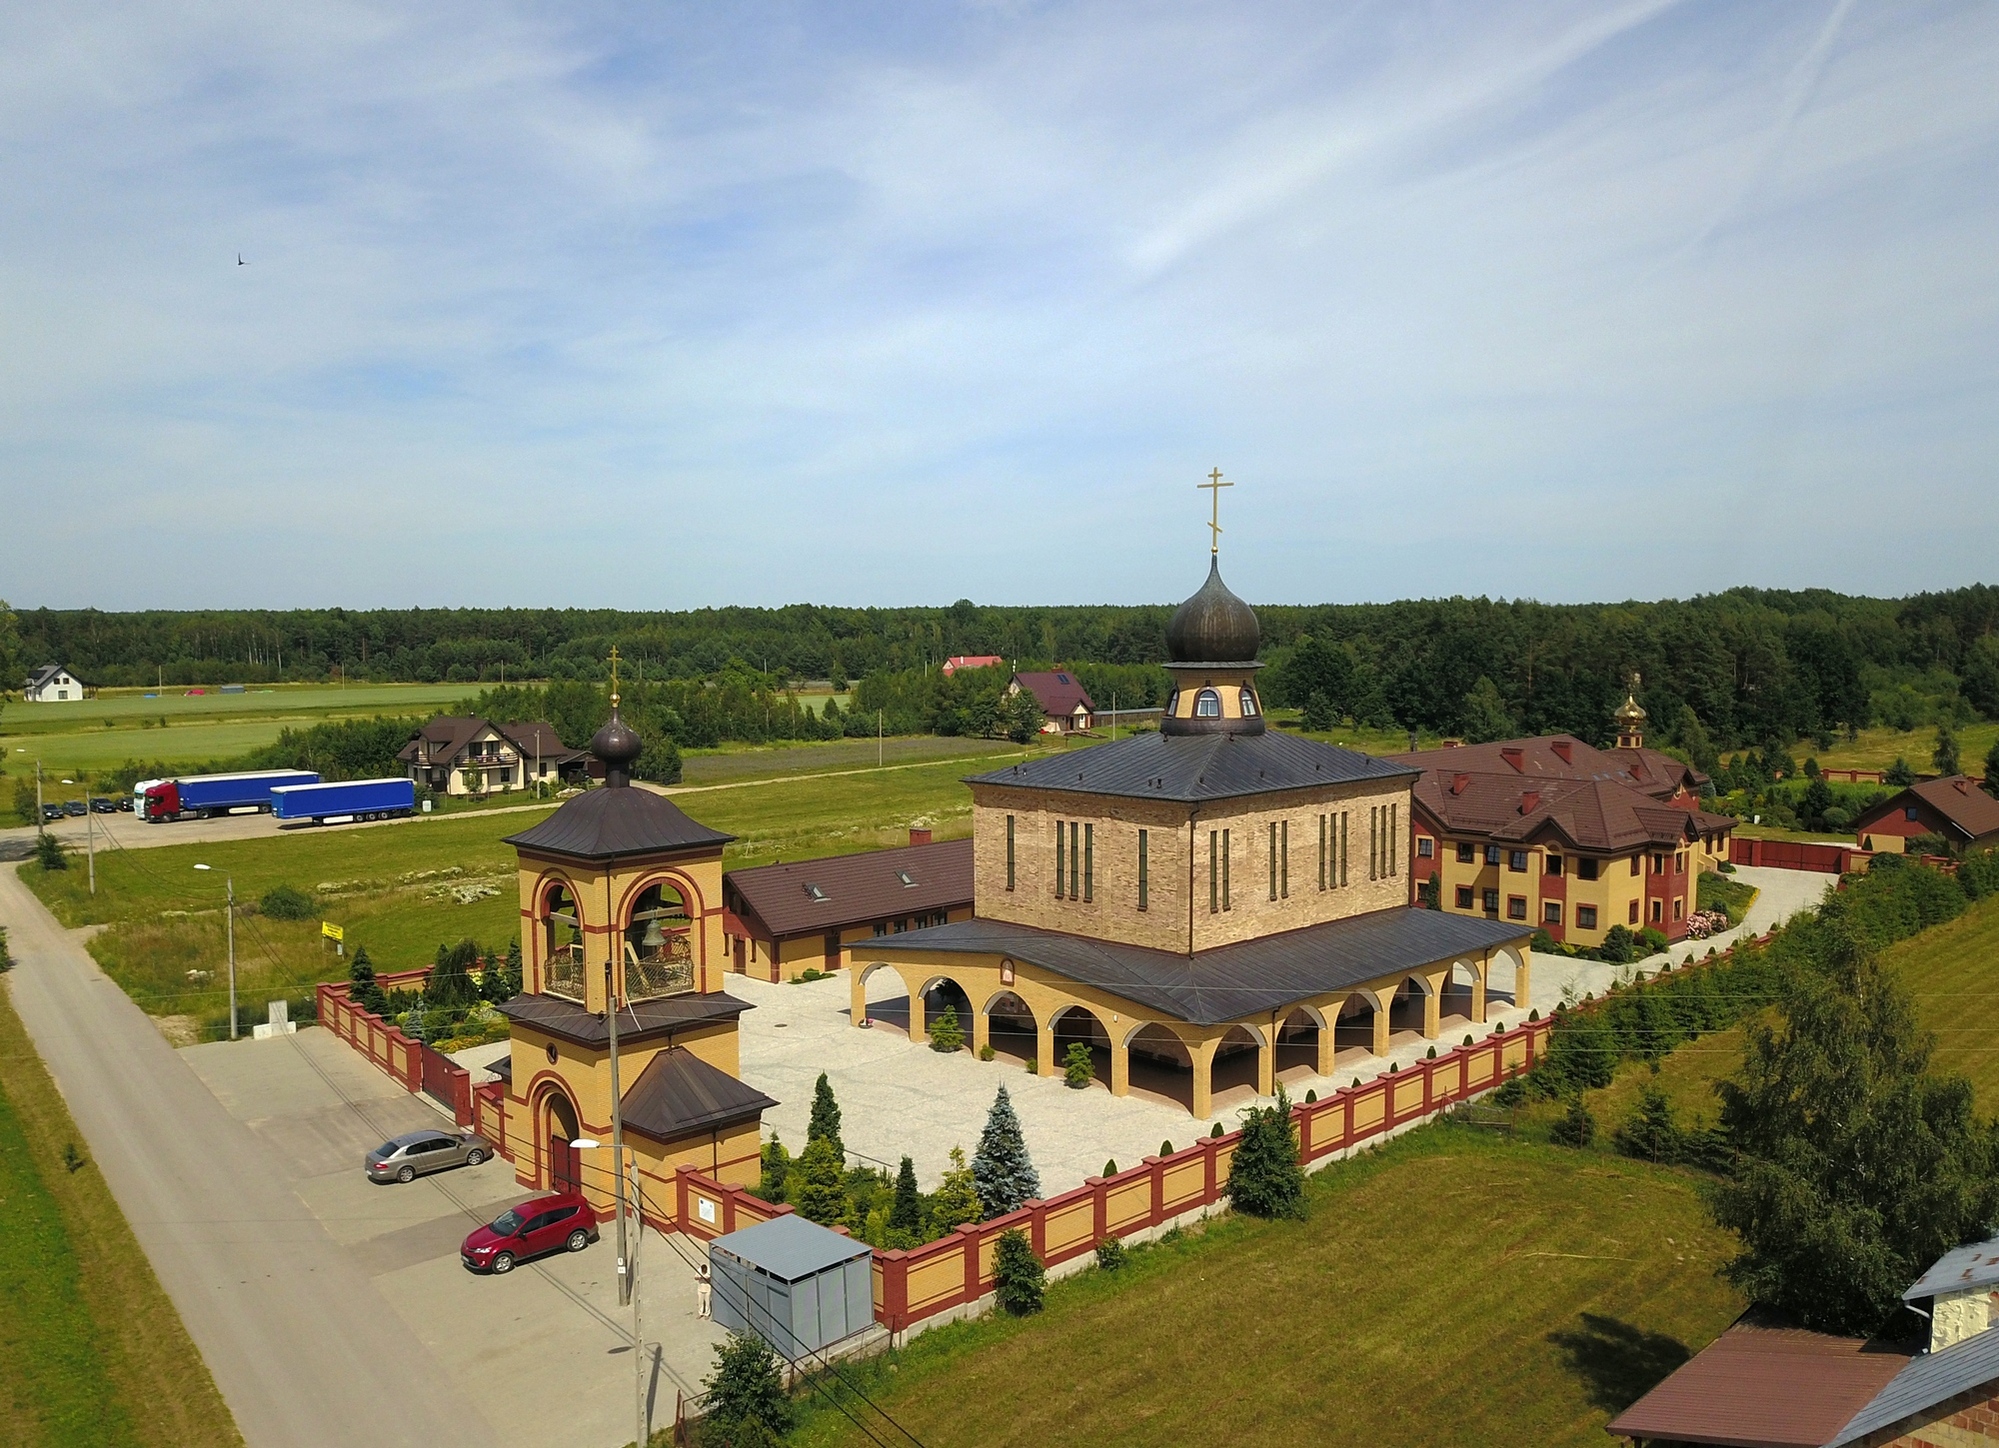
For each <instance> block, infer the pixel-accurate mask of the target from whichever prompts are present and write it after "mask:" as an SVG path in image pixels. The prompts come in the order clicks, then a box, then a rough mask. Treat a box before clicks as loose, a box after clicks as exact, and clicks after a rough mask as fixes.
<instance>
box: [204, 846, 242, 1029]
mask: <svg viewBox="0 0 1999 1448" xmlns="http://www.w3.org/2000/svg"><path fill="white" fill-rule="evenodd" d="M194 868H195V869H197V870H207V869H211V868H213V867H212V866H209V865H196V866H195V867H194ZM224 878H225V879H227V880H228V882H229V910H228V921H229V1039H230V1040H232V1041H233V1040H235V1039H236V877H235V876H234V875H228V876H225V877H224Z"/></svg>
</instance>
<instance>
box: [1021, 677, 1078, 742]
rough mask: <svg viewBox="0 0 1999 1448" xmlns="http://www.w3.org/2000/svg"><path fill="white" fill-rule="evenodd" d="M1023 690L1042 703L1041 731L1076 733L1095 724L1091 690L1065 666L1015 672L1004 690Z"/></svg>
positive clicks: (1046, 732)
mask: <svg viewBox="0 0 1999 1448" xmlns="http://www.w3.org/2000/svg"><path fill="white" fill-rule="evenodd" d="M1023 691H1024V692H1026V693H1029V694H1032V695H1033V696H1034V700H1035V702H1036V703H1038V704H1039V705H1041V712H1042V714H1043V715H1044V716H1045V718H1046V720H1047V722H1046V723H1044V724H1043V725H1042V726H1041V732H1042V733H1043V734H1077V733H1081V732H1082V731H1084V730H1086V729H1089V728H1091V727H1093V726H1094V725H1095V724H1096V720H1097V706H1096V704H1095V703H1093V702H1092V701H1091V699H1090V691H1089V690H1087V689H1085V688H1084V687H1083V685H1082V682H1081V681H1080V680H1079V679H1077V677H1076V676H1075V675H1074V674H1072V673H1070V672H1069V671H1068V670H1066V669H1045V670H1040V671H1036V672H1030V673H1020V674H1015V675H1014V676H1013V682H1012V683H1010V684H1008V685H1007V686H1006V692H1007V694H1008V696H1009V697H1011V696H1013V695H1015V694H1019V693H1022V692H1023Z"/></svg>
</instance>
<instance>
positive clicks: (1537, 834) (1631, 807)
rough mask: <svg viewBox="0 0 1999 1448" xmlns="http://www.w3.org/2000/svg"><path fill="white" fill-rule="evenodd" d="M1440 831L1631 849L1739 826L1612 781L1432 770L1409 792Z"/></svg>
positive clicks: (1611, 850) (1669, 844)
mask: <svg viewBox="0 0 1999 1448" xmlns="http://www.w3.org/2000/svg"><path fill="white" fill-rule="evenodd" d="M1411 797H1412V798H1413V799H1414V801H1415V804H1416V808H1417V809H1418V810H1420V811H1421V812H1423V813H1424V814H1427V815H1428V816H1429V817H1430V821H1431V822H1432V823H1433V826H1434V828H1435V829H1436V830H1437V831H1438V832H1439V833H1441V834H1444V835H1449V836H1454V837H1464V836H1472V837H1477V838H1480V839H1489V840H1494V841H1497V842H1500V843H1510V844H1520V845H1528V844H1542V843H1547V842H1549V841H1551V840H1553V841H1559V842H1560V843H1561V844H1564V845H1566V846H1568V847H1569V848H1571V849H1577V850H1584V851H1588V852H1591V853H1600V854H1606V855H1621V854H1628V853H1629V852H1631V851H1632V850H1636V849H1642V848H1644V847H1646V846H1648V845H1657V846H1659V847H1661V848H1663V849H1676V848H1678V847H1679V846H1680V845H1682V844H1684V843H1686V842H1687V841H1688V840H1693V839H1699V838H1700V837H1701V836H1702V835H1703V834H1717V833H1721V832H1723V831H1726V830H1729V829H1732V828H1734V826H1735V821H1734V820H1733V819H1731V818H1730V817H1729V816H1727V815H1718V814H1709V813H1707V812H1705V811H1703V810H1694V809H1685V808H1682V807H1681V806H1679V805H1673V804H1661V803H1660V802H1659V801H1658V800H1656V799H1653V798H1651V797H1650V796H1648V795H1645V794H1641V793H1640V792H1639V791H1637V790H1635V789H1632V788H1630V787H1629V786H1627V785H1623V784H1619V783H1616V782H1615V781H1612V780H1604V779H1592V780H1570V779H1547V780H1531V781H1527V780H1522V779H1521V778H1520V776H1519V775H1516V774H1511V773H1509V774H1504V775H1499V774H1473V773H1470V772H1469V771H1464V770H1459V771H1455V772H1444V771H1441V770H1430V771H1427V772H1426V773H1425V774H1424V775H1423V777H1422V778H1421V779H1420V780H1418V781H1417V782H1416V787H1415V789H1414V790H1413V791H1412V792H1411Z"/></svg>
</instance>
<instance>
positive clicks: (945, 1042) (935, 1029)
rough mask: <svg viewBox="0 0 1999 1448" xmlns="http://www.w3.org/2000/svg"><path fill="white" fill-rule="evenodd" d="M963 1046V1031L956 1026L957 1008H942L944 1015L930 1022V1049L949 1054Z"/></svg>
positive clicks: (960, 1027)
mask: <svg viewBox="0 0 1999 1448" xmlns="http://www.w3.org/2000/svg"><path fill="white" fill-rule="evenodd" d="M964 1044H965V1029H964V1027H963V1026H960V1025H959V1024H958V1008H957V1007H956V1006H946V1007H944V1013H943V1014H942V1015H940V1016H938V1017H937V1019H936V1020H935V1021H933V1022H931V1025H930V1049H931V1050H933V1051H942V1052H945V1053H949V1052H952V1051H957V1050H962V1049H963V1047H964Z"/></svg>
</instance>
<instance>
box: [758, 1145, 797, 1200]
mask: <svg viewBox="0 0 1999 1448" xmlns="http://www.w3.org/2000/svg"><path fill="white" fill-rule="evenodd" d="M761 1155H762V1157H763V1175H762V1176H761V1177H760V1178H759V1179H758V1181H757V1195H758V1196H760V1197H762V1198H763V1199H764V1200H765V1201H767V1202H781V1201H783V1200H784V1194H785V1191H786V1189H787V1188H788V1187H789V1186H790V1185H791V1153H790V1152H788V1151H786V1150H785V1149H784V1143H783V1142H781V1141H779V1140H778V1139H777V1133H776V1132H774V1131H773V1132H772V1133H771V1134H770V1140H769V1141H767V1142H765V1143H764V1147H763V1151H762V1153H761Z"/></svg>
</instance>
